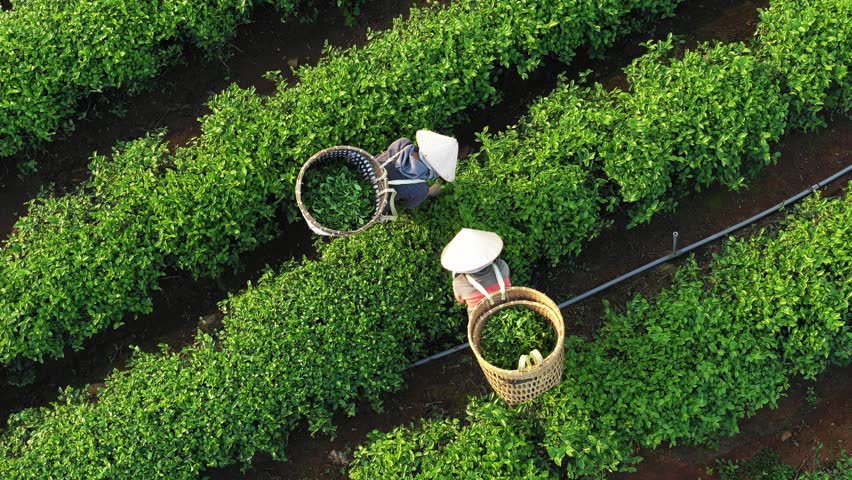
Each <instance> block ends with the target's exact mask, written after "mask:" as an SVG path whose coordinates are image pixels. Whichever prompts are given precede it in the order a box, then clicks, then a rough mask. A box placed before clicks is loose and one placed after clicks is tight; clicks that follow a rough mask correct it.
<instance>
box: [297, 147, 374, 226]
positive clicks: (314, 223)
mask: <svg viewBox="0 0 852 480" xmlns="http://www.w3.org/2000/svg"><path fill="white" fill-rule="evenodd" d="M338 150H350V151H354V152H356V153H358V154H359V155H361V156H363V157H364V158H366V159H367V160H368V161H369V162H370V166H372V167H373V174H374V175H375V177H376V178H379V177H381V176H382V170H383V169H382V165H381V164H380V163H379V162H378V161H377V160H376V157H374V156H373V155H372V154H371V153H370V152H368V151H366V150H364V149H362V148H358V147H353V146H351V145H335V146H333V147H329V148H324V149H322V150H320V151H319V152H317V153H315V154H313V155H312V156H311V158H309V159H308V160H307V161H306V162H305V163H304V164H302V168H301V169H299V175H298V176H297V177H296V204H297V205H298V207H299V211H300V212H301V213H302V217H304V219H305V221H306V222H307V223H308V225H309V226H311V227H314V228H316V229H319V230H321V231H322V232H324V233H325V234H327V235H329V236H333V237H345V236H349V235H355V234H357V233H361V232H363V231H364V230H366V229H368V228H370V227H372V226H373V225H374V224H375V223H376V222H378V221H379V220H380V219H381V217H382V216H383V215H384V211H385V207H386V206H387V201H388V195H387V194H381V195H379V204H378V205H377V207H376V211H375V212H374V213H373V216H372V217H371V218H370V220H369V221H368V222H367V223H365V224H364V225H362V226H360V227H358V228H356V229H354V230H337V229H334V228H331V227H327V226H325V225H323V224H321V223H320V222H318V221H317V219H316V218H314V217H313V215H311V213H310V212H309V211H308V209H307V208H306V207H305V204H304V202H303V201H302V185H303V180H304V176H305V173H306V172H307V171H308V170H310V168H311V167H312V166H313V164H315V163H316V162H317V160H318V159H319V158H321V157H322V156H324V155H326V154H327V153H329V152H333V151H338ZM378 187H379V191H383V190H387V188H388V180H387V178H384V179H382V180H380V181H379V183H378Z"/></svg>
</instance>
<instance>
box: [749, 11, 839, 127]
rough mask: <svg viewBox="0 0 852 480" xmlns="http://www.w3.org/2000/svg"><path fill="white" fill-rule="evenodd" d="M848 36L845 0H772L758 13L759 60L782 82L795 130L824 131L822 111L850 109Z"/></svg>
mask: <svg viewBox="0 0 852 480" xmlns="http://www.w3.org/2000/svg"><path fill="white" fill-rule="evenodd" d="M850 32H852V3H850V2H849V0H774V1H773V2H772V8H771V9H768V10H765V11H763V12H762V13H761V22H760V26H759V28H758V41H759V45H760V50H761V52H762V55H761V56H762V57H763V58H764V61H765V62H766V63H767V64H769V65H771V66H772V68H774V69H775V70H776V71H778V72H779V73H780V74H781V77H782V78H783V83H784V94H785V95H786V96H787V97H789V102H790V117H791V119H790V121H791V123H792V124H793V125H794V126H795V127H796V128H802V129H805V130H812V129H814V128H817V127H822V126H825V125H826V123H825V119H824V115H823V114H824V113H825V112H832V111H835V110H839V111H840V112H841V113H843V112H848V111H849V110H850V109H852V73H850V71H849V69H850V63H852V33H850Z"/></svg>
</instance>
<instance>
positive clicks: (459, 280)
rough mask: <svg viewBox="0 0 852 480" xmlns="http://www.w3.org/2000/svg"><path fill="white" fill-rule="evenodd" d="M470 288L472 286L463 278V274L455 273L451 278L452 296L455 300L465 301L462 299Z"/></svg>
mask: <svg viewBox="0 0 852 480" xmlns="http://www.w3.org/2000/svg"><path fill="white" fill-rule="evenodd" d="M471 288H473V286H472V285H471V284H470V282H468V281H467V279H466V278H464V275H456V278H454V279H453V296H454V297H455V298H456V301H457V302H459V303H467V302H465V300H464V296H465V293H467V292H468V291H469V290H470V289H471Z"/></svg>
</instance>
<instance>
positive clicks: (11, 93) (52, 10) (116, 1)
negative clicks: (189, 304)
mask: <svg viewBox="0 0 852 480" xmlns="http://www.w3.org/2000/svg"><path fill="white" fill-rule="evenodd" d="M259 3H271V4H273V5H274V6H275V7H276V8H277V9H278V10H279V12H280V13H281V15H283V16H285V17H291V16H293V15H295V14H296V13H298V12H299V11H301V10H302V9H303V7H304V6H305V5H306V4H308V2H305V1H304V0H196V1H191V2H188V1H178V0H151V1H145V2H135V1H128V0H96V1H80V0H64V1H48V0H32V1H26V2H16V4H15V8H14V9H12V10H8V11H4V12H2V13H0V92H2V94H0V156H8V155H12V154H14V153H16V152H18V151H19V150H21V149H22V148H23V147H25V146H27V145H32V144H35V143H38V142H44V141H49V140H51V139H52V138H53V137H54V135H55V134H56V132H57V131H60V130H62V129H63V128H66V127H68V126H70V125H72V123H73V121H72V120H71V117H72V116H73V114H74V112H75V111H76V110H77V107H78V103H79V102H80V101H81V100H82V99H84V98H85V97H86V96H87V95H90V94H92V93H95V92H103V91H104V90H107V89H111V88H129V89H130V90H131V91H134V90H136V89H138V88H139V87H140V86H142V85H143V84H144V83H145V82H146V81H148V80H150V79H151V78H153V77H155V76H156V75H157V74H159V72H160V71H162V69H163V68H164V67H165V66H167V65H170V64H173V63H175V62H176V61H177V60H178V58H179V57H180V54H181V53H182V52H183V50H184V49H185V47H187V46H190V47H194V48H198V49H201V50H203V51H204V52H206V53H207V54H208V55H219V54H221V51H220V50H221V47H222V46H223V45H224V43H225V42H226V41H227V40H228V39H229V38H231V37H233V36H234V34H235V33H236V28H237V26H238V25H239V24H241V23H245V22H246V21H248V19H249V15H250V13H251V11H252V9H253V8H254V6H255V5H256V4H259ZM337 4H338V5H339V6H340V7H341V8H342V9H343V10H344V12H345V13H346V15H347V17H348V18H350V19H352V18H354V17H353V15H355V14H357V12H358V7H359V6H360V5H361V4H363V0H337Z"/></svg>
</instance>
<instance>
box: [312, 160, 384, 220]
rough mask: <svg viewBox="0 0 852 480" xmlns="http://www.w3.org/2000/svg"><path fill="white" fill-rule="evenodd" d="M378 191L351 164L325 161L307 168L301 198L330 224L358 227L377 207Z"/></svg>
mask: <svg viewBox="0 0 852 480" xmlns="http://www.w3.org/2000/svg"><path fill="white" fill-rule="evenodd" d="M375 196H376V192H375V190H374V189H373V187H372V184H371V183H370V182H369V181H368V180H367V179H366V178H364V175H363V174H362V173H361V172H360V171H359V170H358V169H356V168H354V167H352V166H350V165H349V164H336V165H322V166H320V167H317V168H313V169H310V170H308V171H307V172H305V177H304V185H303V186H302V201H303V202H304V204H305V208H306V209H307V210H308V212H310V214H311V216H312V217H313V218H314V219H315V220H316V221H317V222H319V224H320V225H323V226H325V227H328V228H333V229H335V230H344V231H346V230H355V229H357V228H360V227H362V226H364V225H365V224H366V223H367V222H368V221H369V220H370V219H371V218H372V217H373V214H374V213H375V211H376V204H375Z"/></svg>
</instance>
